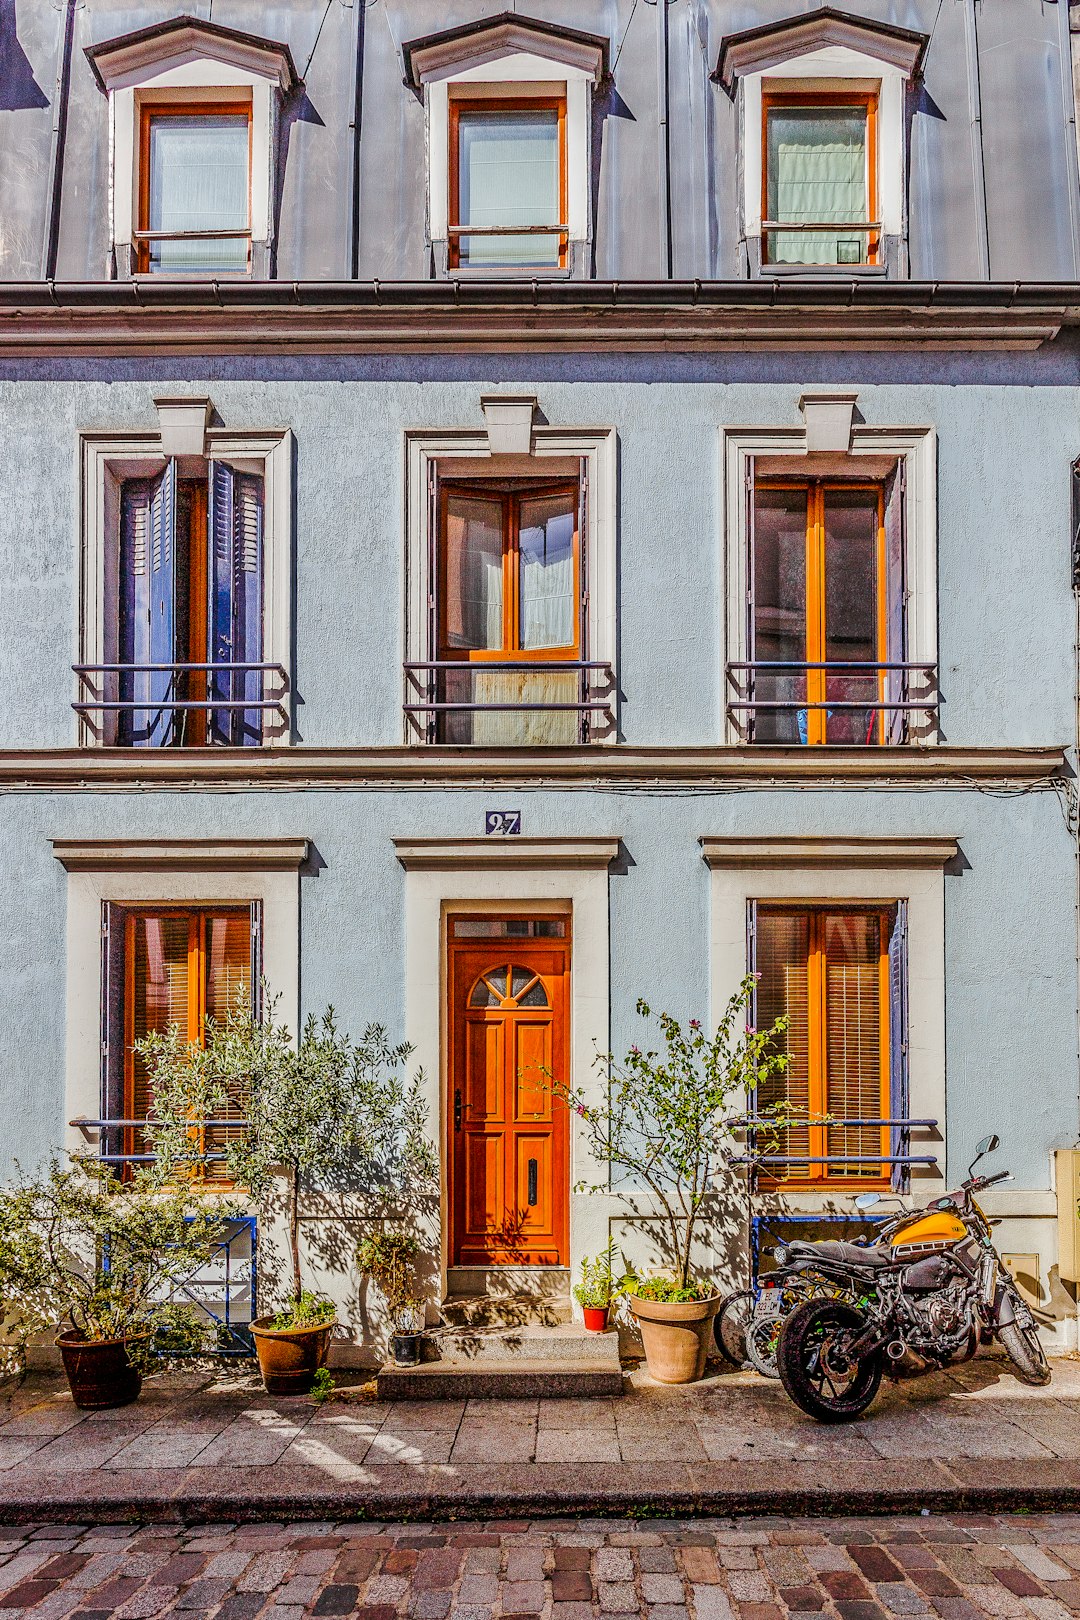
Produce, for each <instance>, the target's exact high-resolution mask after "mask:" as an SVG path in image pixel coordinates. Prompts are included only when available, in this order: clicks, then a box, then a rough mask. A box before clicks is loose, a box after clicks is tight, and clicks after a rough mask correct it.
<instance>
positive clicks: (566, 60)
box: [411, 22, 603, 280]
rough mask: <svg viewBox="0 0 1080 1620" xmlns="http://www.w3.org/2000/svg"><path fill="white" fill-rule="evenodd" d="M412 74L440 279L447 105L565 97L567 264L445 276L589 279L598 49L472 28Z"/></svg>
mask: <svg viewBox="0 0 1080 1620" xmlns="http://www.w3.org/2000/svg"><path fill="white" fill-rule="evenodd" d="M411 70H412V73H413V74H414V76H415V79H416V82H417V83H418V84H419V85H420V86H421V87H422V89H423V93H424V105H425V109H426V115H427V164H428V175H427V181H428V183H427V210H428V240H429V242H430V244H431V248H432V253H433V256H434V259H435V268H436V271H437V273H438V274H439V275H446V274H447V273H448V271H447V264H448V233H447V226H448V225H449V223H450V218H449V209H450V162H451V155H450V102H451V99H452V98H461V99H467V98H469V97H477V96H485V97H486V96H491V97H497V96H526V95H528V94H530V93H532V94H533V95H536V96H553V95H558V96H565V98H566V213H567V217H566V220H565V222H563V221H560V222H559V223H565V224H566V225H567V226H568V227H569V229H568V239H569V240H568V254H567V258H568V264H567V265H566V266H550V267H549V266H539V265H537V266H533V265H523V266H520V267H515V266H509V265H508V266H500V267H499V269H498V270H497V271H495V270H492V269H491V268H482V269H477V270H470V269H468V268H467V267H462V268H460V269H454V270H453V271H452V272H449V273H450V274H452V275H454V276H462V277H468V276H470V275H478V276H485V277H489V278H490V277H491V276H492V275H496V274H497V275H498V276H500V277H503V276H524V277H527V278H528V279H530V280H531V279H533V278H537V277H541V276H543V277H555V278H558V277H560V276H561V277H567V276H570V277H584V276H587V275H588V274H589V268H590V267H589V262H588V261H589V251H588V249H589V244H590V243H591V241H592V188H591V186H590V185H589V175H590V173H591V168H592V92H593V89H594V88H595V86H596V85H597V83H598V82H599V79H600V75H601V73H602V71H603V63H602V59H601V52H600V50H599V49H598V48H597V47H594V46H589V45H587V44H585V43H583V42H581V41H577V40H571V39H562V38H560V37H559V36H558V35H548V34H540V33H538V32H536V31H535V30H530V29H529V28H528V25H527V24H526V23H522V24H520V25H517V24H510V23H506V22H503V23H502V24H501V25H500V26H499V27H498V28H495V29H492V30H489V31H484V30H477V32H476V33H474V34H472V35H470V37H469V38H467V39H464V40H460V39H459V40H455V41H447V42H446V43H440V42H439V41H438V40H433V41H432V42H431V43H429V44H427V45H425V46H424V47H423V48H422V49H420V50H417V51H415V52H414V53H412V56H411Z"/></svg>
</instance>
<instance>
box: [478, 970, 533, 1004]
mask: <svg viewBox="0 0 1080 1620" xmlns="http://www.w3.org/2000/svg"><path fill="white" fill-rule="evenodd" d="M548 1005H549V1002H548V993H547V991H546V990H545V989H544V983H543V980H542V979H541V977H540V975H539V974H538V973H537V972H535V971H534V969H533V968H525V967H514V966H512V965H507V966H506V967H499V968H495V969H493V971H492V972H490V973H485V974H484V975H483V976H482V977H481V978H479V979H477V981H476V983H475V984H474V985H473V990H472V994H471V996H470V997H469V1006H470V1007H502V1008H504V1009H505V1010H506V1011H510V1010H512V1009H513V1008H514V1007H546V1006H548Z"/></svg>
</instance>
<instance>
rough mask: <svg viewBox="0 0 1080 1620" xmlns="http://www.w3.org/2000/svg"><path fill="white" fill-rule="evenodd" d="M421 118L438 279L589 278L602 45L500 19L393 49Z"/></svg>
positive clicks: (525, 20) (572, 33) (531, 22)
mask: <svg viewBox="0 0 1080 1620" xmlns="http://www.w3.org/2000/svg"><path fill="white" fill-rule="evenodd" d="M403 51H404V56H405V67H406V83H408V84H409V85H411V86H412V87H413V88H414V89H415V90H417V91H418V92H419V93H421V94H422V95H423V97H424V103H425V106H426V109H427V120H428V142H427V148H428V197H427V204H428V208H427V213H428V233H429V239H430V242H431V253H432V260H433V268H434V270H435V273H436V274H437V275H445V274H447V273H449V274H458V273H462V274H469V273H472V272H476V273H479V274H486V275H489V276H490V275H492V274H496V275H530V276H531V275H537V274H541V275H551V276H558V275H570V276H584V275H587V274H589V272H590V269H591V264H590V255H591V242H592V205H591V194H590V188H589V174H590V164H591V159H590V145H591V129H592V106H591V98H592V92H593V90H594V88H595V87H596V86H597V85H598V84H599V83H600V82H601V80H602V79H603V78H604V77H605V75H606V72H607V41H606V40H605V39H603V38H601V37H600V36H598V35H594V34H584V33H581V32H580V31H579V30H577V29H573V28H562V27H558V26H556V25H555V24H553V23H548V22H540V21H537V20H536V19H534V18H530V17H523V16H521V15H520V14H519V13H514V12H505V13H503V14H502V15H500V16H496V17H488V18H485V19H483V21H481V22H476V23H468V24H465V25H464V26H462V27H460V28H449V29H445V30H444V31H443V32H441V33H438V34H429V35H427V36H425V37H424V38H423V39H414V40H409V41H408V42H407V43H406V44H405V46H404V47H403Z"/></svg>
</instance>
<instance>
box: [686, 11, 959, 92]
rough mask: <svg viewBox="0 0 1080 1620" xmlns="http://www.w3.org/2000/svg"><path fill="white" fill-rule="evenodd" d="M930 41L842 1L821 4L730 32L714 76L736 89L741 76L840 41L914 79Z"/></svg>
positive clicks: (842, 44)
mask: <svg viewBox="0 0 1080 1620" xmlns="http://www.w3.org/2000/svg"><path fill="white" fill-rule="evenodd" d="M929 43H930V36H929V34H920V33H916V32H915V30H914V29H911V28H900V27H898V26H897V25H896V24H895V23H883V22H876V21H874V20H873V19H872V18H869V17H854V16H852V15H851V13H850V12H847V11H840V10H838V9H837V7H836V6H821V7H819V9H818V10H817V11H813V12H810V13H809V14H808V15H807V14H800V15H796V16H792V17H785V18H783V19H782V21H780V22H770V23H761V24H759V25H758V26H757V27H756V28H744V29H743V30H742V31H741V32H740V33H737V34H728V35H727V36H726V37H725V38H724V39H722V40H721V41H720V54H719V56H718V57H717V61H716V67H715V69H714V70H713V75H712V76H713V78H714V79H718V80H719V81H720V83H721V84H722V85H723V86H724V88H725V89H727V90H730V89H731V87H732V85H733V84H734V82H735V80H736V79H738V78H740V77H742V76H744V75H745V74H747V73H754V72H760V71H761V69H762V68H764V67H771V66H772V65H773V64H774V63H776V62H785V61H791V60H792V59H794V58H795V57H799V56H805V55H806V53H807V52H808V51H819V50H823V49H825V48H827V47H828V46H836V45H840V46H846V47H847V48H848V49H849V50H854V51H859V52H861V53H862V54H863V55H866V56H873V57H876V58H877V60H878V61H879V62H887V63H888V64H889V65H890V66H892V67H895V68H899V70H900V71H901V72H902V73H903V74H904V75H905V76H906V77H907V78H913V77H914V76H915V75H916V74H917V73H919V72H920V70H921V68H922V64H923V58H924V57H925V55H926V48H927V46H928V45H929Z"/></svg>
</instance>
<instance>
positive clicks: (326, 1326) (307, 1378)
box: [251, 1316, 335, 1395]
mask: <svg viewBox="0 0 1080 1620" xmlns="http://www.w3.org/2000/svg"><path fill="white" fill-rule="evenodd" d="M271 1320H272V1318H271V1317H269V1316H263V1317H260V1318H259V1320H258V1321H256V1322H252V1324H251V1337H252V1338H253V1339H254V1340H255V1349H256V1352H257V1353H258V1357H259V1371H260V1372H261V1373H262V1380H263V1383H264V1384H265V1385H266V1387H267V1390H268V1391H269V1392H270V1394H271V1395H307V1394H309V1393H310V1391H311V1386H312V1384H313V1383H314V1382H315V1374H316V1373H317V1372H318V1370H319V1368H320V1367H321V1366H322V1365H323V1363H324V1362H325V1361H326V1357H327V1353H328V1351H329V1349H330V1335H331V1333H332V1332H333V1331H334V1327H335V1323H333V1322H320V1323H319V1324H318V1325H317V1326H316V1327H296V1328H275V1327H271V1326H270V1322H271Z"/></svg>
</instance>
